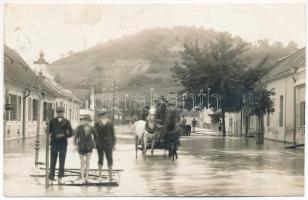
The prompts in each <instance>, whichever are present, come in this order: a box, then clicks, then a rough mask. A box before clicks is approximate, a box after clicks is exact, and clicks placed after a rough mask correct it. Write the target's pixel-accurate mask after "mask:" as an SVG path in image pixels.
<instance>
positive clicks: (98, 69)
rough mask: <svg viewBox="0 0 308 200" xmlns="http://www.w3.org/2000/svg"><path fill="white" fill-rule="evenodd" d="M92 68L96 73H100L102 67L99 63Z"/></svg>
mask: <svg viewBox="0 0 308 200" xmlns="http://www.w3.org/2000/svg"><path fill="white" fill-rule="evenodd" d="M94 70H95V71H96V72H97V73H101V72H102V71H103V68H102V66H100V65H96V66H95V67H94Z"/></svg>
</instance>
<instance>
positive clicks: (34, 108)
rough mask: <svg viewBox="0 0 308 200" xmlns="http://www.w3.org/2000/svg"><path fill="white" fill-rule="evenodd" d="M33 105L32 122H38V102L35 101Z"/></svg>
mask: <svg viewBox="0 0 308 200" xmlns="http://www.w3.org/2000/svg"><path fill="white" fill-rule="evenodd" d="M32 103H33V105H32V114H33V115H32V120H33V121H36V120H37V114H38V100H37V99H33V102H32Z"/></svg>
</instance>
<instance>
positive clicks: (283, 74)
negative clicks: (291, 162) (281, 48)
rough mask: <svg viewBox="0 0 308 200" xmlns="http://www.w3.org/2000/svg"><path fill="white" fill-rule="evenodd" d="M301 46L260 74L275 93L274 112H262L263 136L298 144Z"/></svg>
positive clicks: (300, 131) (302, 126) (301, 137)
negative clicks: (265, 113) (265, 72)
mask: <svg viewBox="0 0 308 200" xmlns="http://www.w3.org/2000/svg"><path fill="white" fill-rule="evenodd" d="M305 73H306V66H305V48H303V49H300V50H298V51H296V52H294V53H293V54H291V55H289V56H287V57H285V58H283V59H280V60H278V61H277V62H276V63H275V64H274V65H273V66H272V67H271V70H270V71H269V73H268V74H266V75H265V76H264V77H263V78H262V83H263V84H265V85H266V86H267V88H268V89H269V90H273V91H274V92H275V95H274V97H273V99H274V102H275V103H274V108H275V112H274V113H272V114H267V115H266V116H264V122H265V125H264V126H265V127H264V131H265V133H264V137H265V138H267V139H272V140H276V141H282V142H289V143H294V144H302V143H304V140H305V87H306V86H305V82H306V81H305V80H306V76H305Z"/></svg>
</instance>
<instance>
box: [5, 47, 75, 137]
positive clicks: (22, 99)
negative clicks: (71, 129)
mask: <svg viewBox="0 0 308 200" xmlns="http://www.w3.org/2000/svg"><path fill="white" fill-rule="evenodd" d="M34 64H35V65H36V68H37V70H32V69H31V67H30V66H29V65H28V64H27V63H26V62H25V61H24V60H23V59H22V57H21V56H20V55H19V54H18V53H16V52H15V51H14V50H13V49H11V48H9V47H8V46H5V47H4V96H3V98H4V102H5V112H4V126H3V127H4V130H3V132H4V139H5V140H11V139H22V138H28V137H33V136H36V134H37V132H39V134H44V128H45V127H46V123H45V122H46V121H47V120H48V119H50V118H52V117H54V116H55V108H56V107H57V106H59V105H63V106H64V107H65V117H66V118H68V119H69V120H71V122H72V126H76V125H77V124H78V122H79V106H80V104H81V102H80V100H79V99H77V98H75V97H74V96H73V95H72V93H71V92H70V91H68V90H65V89H64V88H63V87H62V86H60V85H59V84H57V83H56V82H55V81H54V80H53V78H52V77H51V76H50V75H49V74H48V73H47V72H45V71H44V69H45V68H44V67H42V68H41V66H45V65H47V64H48V63H47V62H45V61H44V57H43V54H40V58H39V59H38V60H37V61H36V62H34Z"/></svg>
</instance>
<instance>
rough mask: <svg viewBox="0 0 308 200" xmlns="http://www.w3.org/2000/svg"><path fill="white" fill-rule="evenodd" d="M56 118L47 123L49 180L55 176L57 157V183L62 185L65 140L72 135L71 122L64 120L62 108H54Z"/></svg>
mask: <svg viewBox="0 0 308 200" xmlns="http://www.w3.org/2000/svg"><path fill="white" fill-rule="evenodd" d="M56 112H57V117H55V118H53V119H51V120H50V121H49V135H50V146H51V149H50V172H49V180H50V181H53V180H54V176H55V169H56V164H57V159H58V155H59V173H58V182H59V183H60V184H61V183H62V178H63V177H64V165H65V158H66V149H67V138H69V137H71V136H72V135H73V129H72V126H71V122H70V121H69V120H68V119H66V118H64V107H63V106H59V107H57V108H56Z"/></svg>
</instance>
